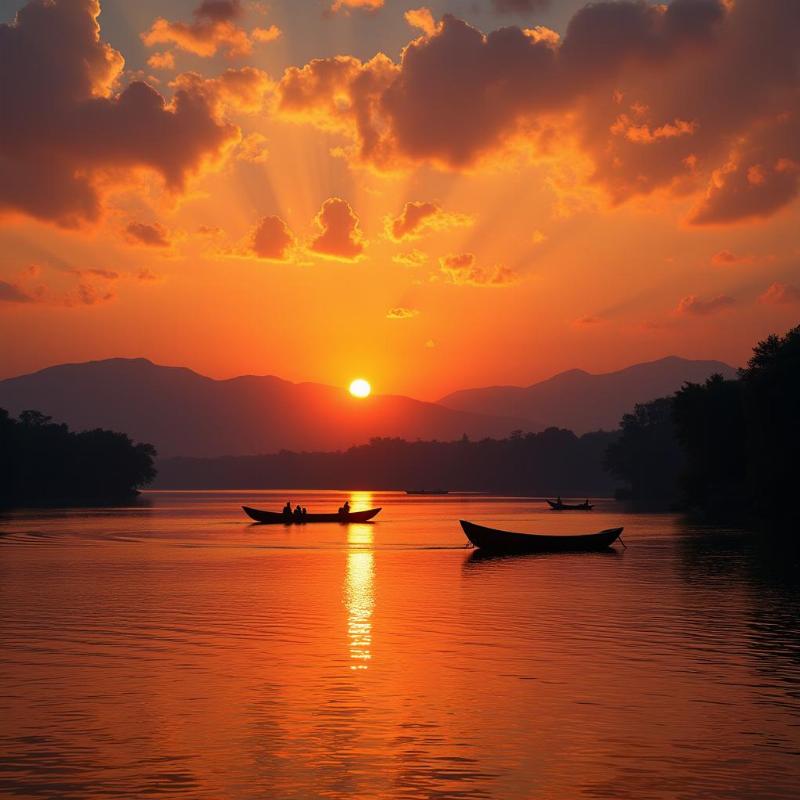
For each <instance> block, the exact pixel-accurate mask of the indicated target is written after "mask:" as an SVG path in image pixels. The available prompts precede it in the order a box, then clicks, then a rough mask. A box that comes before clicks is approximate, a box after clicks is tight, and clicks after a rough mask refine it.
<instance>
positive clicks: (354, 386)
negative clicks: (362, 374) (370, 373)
mask: <svg viewBox="0 0 800 800" xmlns="http://www.w3.org/2000/svg"><path fill="white" fill-rule="evenodd" d="M371 391H372V387H371V386H370V385H369V381H365V380H364V379H363V378H356V379H355V380H354V381H353V382H352V383H351V384H350V394H351V395H353V397H369V393H370V392H371Z"/></svg>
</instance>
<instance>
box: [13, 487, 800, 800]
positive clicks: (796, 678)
mask: <svg viewBox="0 0 800 800" xmlns="http://www.w3.org/2000/svg"><path fill="white" fill-rule="evenodd" d="M348 496H349V497H350V502H351V505H352V506H353V509H354V510H357V509H361V508H369V507H372V506H382V507H383V511H382V513H381V514H380V515H379V516H378V517H377V518H376V522H375V524H361V525H350V526H344V525H336V524H333V525H319V526H306V527H288V528H287V527H283V526H256V525H251V524H250V523H249V521H248V520H247V519H246V518H245V517H244V515H243V514H242V513H241V510H240V508H239V506H240V505H241V504H242V503H246V504H249V505H254V506H260V507H265V508H274V509H276V510H277V509H279V508H280V507H281V506H282V505H283V504H284V502H286V500H292V501H294V502H301V503H303V504H304V505H306V506H308V508H309V510H310V511H318V510H319V511H328V510H333V511H335V510H336V508H337V507H338V506H339V505H341V503H342V502H343V501H344V499H345V498H346V497H348ZM579 499H582V498H579ZM543 505H544V504H543V503H542V502H541V501H535V500H528V499H523V500H520V499H511V498H494V497H483V496H478V495H472V496H470V495H449V496H445V497H406V496H405V495H403V494H400V493H391V492H371V493H370V492H352V493H333V492H311V491H308V492H300V491H297V490H292V491H291V492H290V493H289V492H247V493H237V492H174V493H171V492H163V493H156V492H153V493H146V494H145V495H143V498H142V501H141V503H140V504H138V505H136V506H133V507H130V508H124V509H91V510H80V511H79V510H73V511H57V510H47V511H36V512H33V511H30V512H22V511H21V512H17V513H14V514H8V515H6V516H4V517H0V609H1V613H0V640H1V641H2V652H0V795H2V796H3V797H9V798H11V797H14V798H28V797H29V798H43V797H46V798H76V799H77V798H80V799H81V800H93V798H170V797H186V798H209V799H210V798H214V799H215V800H218V799H219V798H234V799H236V800H239V799H240V798H241V799H244V798H248V799H250V798H252V799H253V800H255V799H256V798H258V799H259V800H261V799H262V798H297V799H298V800H301V799H302V800H307V799H308V798H438V799H439V800H445V799H447V798H453V799H454V800H455V799H457V798H459V799H460V798H463V799H466V798H498V799H499V800H517V799H518V798H519V799H522V798H545V799H548V798H554V800H555V799H557V800H570V799H571V798H615V799H618V798H636V800H646V799H647V798H659V799H660V798H682V799H683V800H685V799H687V798H692V799H693V798H697V800H701V799H702V800H709V798H726V799H727V798H759V800H760V799H761V798H797V797H798V795H800V622H798V620H800V589H799V588H798V587H799V583H798V569H797V563H796V561H795V560H792V559H790V558H786V557H785V556H784V555H783V554H781V553H775V552H772V551H771V550H770V548H769V547H767V546H765V545H764V544H763V542H762V541H761V540H759V539H757V538H755V537H753V536H752V535H748V534H745V533H742V532H739V531H735V530H721V529H700V528H692V527H690V526H688V525H686V524H684V523H682V522H681V521H680V520H679V518H677V517H676V516H674V515H667V514H664V515H659V514H633V513H625V512H624V511H623V510H622V508H621V507H620V506H618V505H617V504H616V503H614V502H613V501H600V502H599V504H598V507H597V509H596V510H595V511H593V512H591V513H585V512H583V513H581V512H573V513H568V512H562V513H557V512H551V511H545V510H544V508H543ZM461 518H466V519H472V520H474V521H477V522H483V523H486V524H488V525H494V526H496V527H506V528H511V529H518V530H523V531H525V530H527V531H541V532H554V533H555V532H580V531H593V530H600V529H601V528H606V527H613V526H615V525H618V524H623V525H624V526H625V533H624V534H623V539H624V541H625V543H626V544H627V549H624V548H623V547H622V546H621V545H617V547H616V548H615V550H614V551H613V552H609V553H598V554H554V555H531V556H517V557H510V558H494V559H485V558H480V557H478V556H477V555H476V553H475V552H474V551H470V550H467V549H465V548H464V543H465V541H466V540H465V538H464V535H463V533H462V532H461V530H460V528H459V526H458V519H461Z"/></svg>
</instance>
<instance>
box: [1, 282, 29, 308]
mask: <svg viewBox="0 0 800 800" xmlns="http://www.w3.org/2000/svg"><path fill="white" fill-rule="evenodd" d="M34 302H36V301H35V299H34V298H33V297H31V296H30V295H29V294H28V293H27V292H26V291H25V290H24V289H22V288H20V287H19V286H17V284H15V283H8V282H7V281H0V303H34Z"/></svg>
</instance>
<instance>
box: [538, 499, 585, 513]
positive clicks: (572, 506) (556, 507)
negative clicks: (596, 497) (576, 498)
mask: <svg viewBox="0 0 800 800" xmlns="http://www.w3.org/2000/svg"><path fill="white" fill-rule="evenodd" d="M547 502H548V503H549V505H550V508H552V509H553V511H591V510H592V509H593V508H594V506H593V505H592V504H591V503H557V502H556V501H555V500H548V501H547Z"/></svg>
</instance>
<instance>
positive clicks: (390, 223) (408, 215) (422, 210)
mask: <svg viewBox="0 0 800 800" xmlns="http://www.w3.org/2000/svg"><path fill="white" fill-rule="evenodd" d="M471 222H472V218H471V217H468V216H466V215H465V214H450V213H448V212H446V211H444V209H443V208H442V207H441V206H440V205H439V204H438V203H430V202H422V201H412V202H410V203H406V204H405V206H404V207H403V210H402V211H401V212H400V214H399V215H398V216H396V217H389V218H387V220H386V232H387V234H388V235H389V238H391V239H393V240H394V241H396V242H401V241H403V240H405V239H416V238H418V237H419V236H420V235H421V234H422V233H424V232H425V231H429V230H446V229H448V228H454V227H457V226H459V225H469V224H471Z"/></svg>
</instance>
